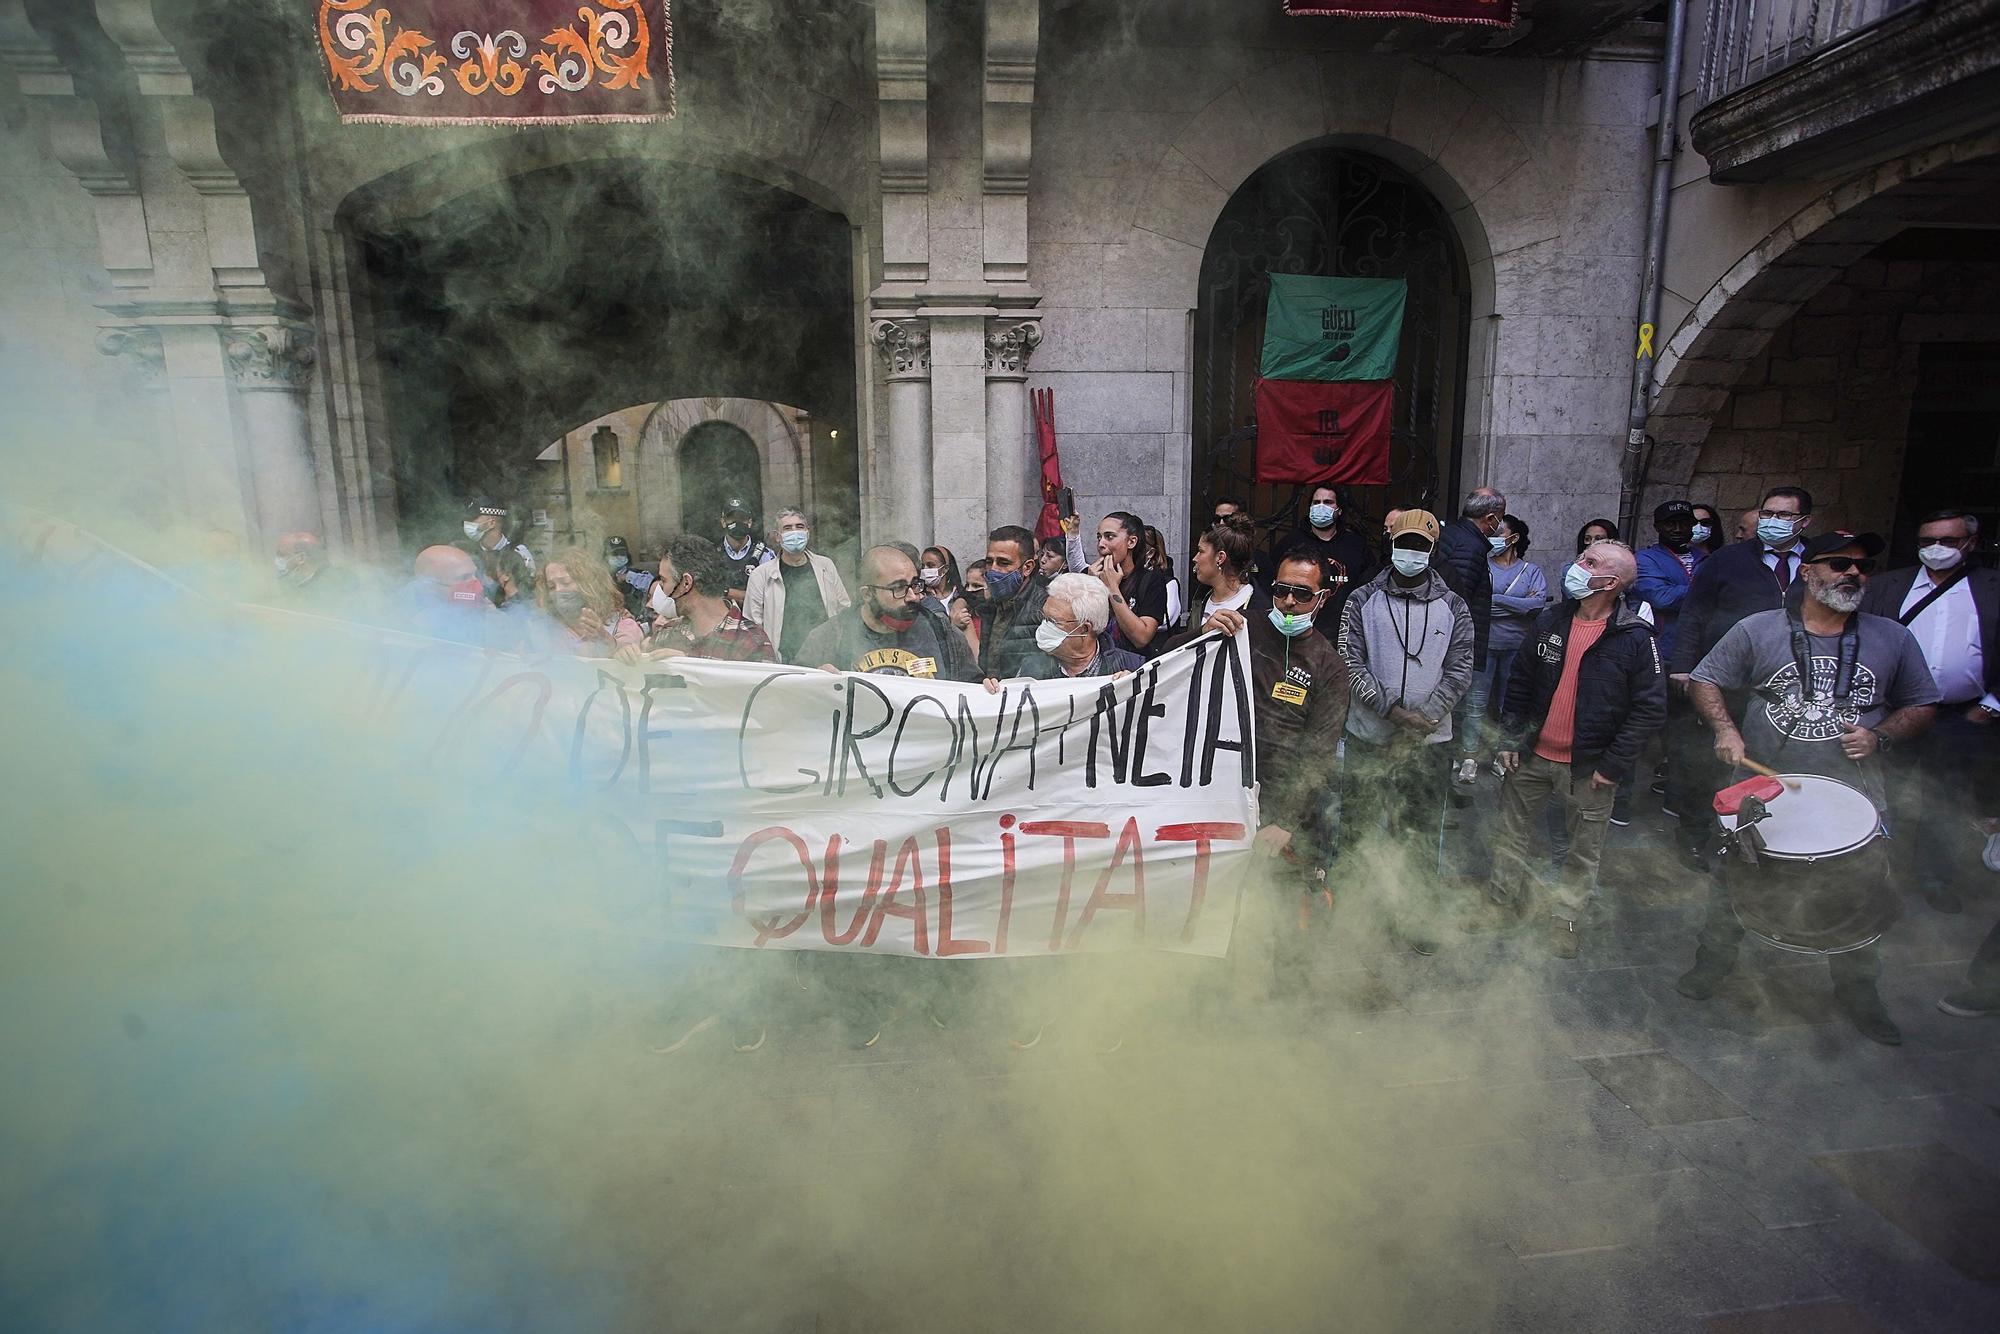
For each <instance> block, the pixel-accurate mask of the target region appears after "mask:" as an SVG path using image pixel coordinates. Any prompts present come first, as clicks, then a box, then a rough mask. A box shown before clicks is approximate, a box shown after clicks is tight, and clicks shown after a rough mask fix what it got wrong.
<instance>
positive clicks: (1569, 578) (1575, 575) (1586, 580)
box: [1563, 562, 1597, 602]
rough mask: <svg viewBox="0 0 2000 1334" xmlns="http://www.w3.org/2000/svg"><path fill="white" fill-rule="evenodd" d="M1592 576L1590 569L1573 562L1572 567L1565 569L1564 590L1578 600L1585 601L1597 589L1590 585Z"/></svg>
mask: <svg viewBox="0 0 2000 1334" xmlns="http://www.w3.org/2000/svg"><path fill="white" fill-rule="evenodd" d="M1592 577H1593V576H1592V575H1591V573H1590V571H1589V570H1586V569H1584V568H1583V567H1582V566H1581V565H1578V564H1575V563H1574V562H1572V563H1571V565H1570V567H1569V568H1568V569H1567V570H1564V571H1563V592H1565V593H1567V594H1569V595H1570V596H1571V597H1573V598H1575V599H1576V600H1577V601H1578V602H1581V601H1583V600H1584V599H1585V598H1587V597H1589V596H1590V595H1591V594H1592V593H1594V592H1596V591H1597V590H1596V589H1594V588H1592V587H1591V586H1590V581H1591V578H1592Z"/></svg>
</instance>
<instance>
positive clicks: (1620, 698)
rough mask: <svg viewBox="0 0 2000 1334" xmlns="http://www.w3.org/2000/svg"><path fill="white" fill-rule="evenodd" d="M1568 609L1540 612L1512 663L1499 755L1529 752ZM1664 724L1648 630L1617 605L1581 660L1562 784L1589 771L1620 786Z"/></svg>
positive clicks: (1571, 612)
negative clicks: (1566, 771) (1502, 751)
mask: <svg viewBox="0 0 2000 1334" xmlns="http://www.w3.org/2000/svg"><path fill="white" fill-rule="evenodd" d="M1575 618H1576V603H1574V602H1572V601H1570V600H1569V599H1567V598H1565V599H1564V600H1563V601H1561V602H1559V603H1557V604H1556V605H1555V606H1553V607H1550V608H1549V609H1548V610H1547V611H1545V612H1543V613H1542V614H1541V615H1540V616H1539V617H1538V618H1536V621H1535V628H1534V632H1533V633H1532V634H1531V635H1530V636H1529V638H1528V641H1527V642H1526V643H1525V644H1523V645H1522V646H1521V651H1520V652H1519V653H1518V654H1516V655H1515V657H1514V670H1513V674H1512V675H1510V676H1509V677H1508V679H1507V700H1506V703H1505V704H1504V705H1503V706H1502V707H1501V710H1500V731H1501V734H1502V735H1503V736H1504V737H1506V738H1507V741H1506V743H1505V745H1504V746H1503V749H1508V750H1517V751H1528V750H1533V749H1534V746H1535V738H1536V737H1538V736H1540V735H1541V731H1542V724H1543V722H1545V721H1546V720H1547V719H1548V716H1549V702H1550V701H1551V700H1553V699H1554V698H1555V693H1556V682H1557V681H1559V680H1561V679H1562V668H1563V652H1564V647H1565V646H1566V645H1567V644H1568V643H1569V630H1570V622H1571V621H1572V620H1574V619H1575ZM1666 720H1667V678H1666V673H1665V671H1664V670H1663V669H1662V668H1661V666H1660V646H1659V644H1658V643H1657V642H1655V640H1654V638H1653V624H1652V622H1651V621H1649V620H1647V619H1646V618H1645V617H1644V616H1642V615H1641V614H1640V613H1639V612H1638V611H1636V610H1635V609H1634V608H1633V607H1631V606H1630V605H1629V604H1628V603H1626V602H1624V601H1623V600H1621V601H1619V603H1618V604H1617V606H1616V607H1615V608H1614V609H1613V611H1612V613H1611V624H1609V625H1607V626H1605V627H1604V633H1603V634H1602V635H1600V636H1599V637H1598V640H1597V642H1596V643H1595V644H1593V645H1591V646H1590V648H1589V650H1588V651H1587V652H1585V653H1584V655H1583V663H1582V665H1581V666H1579V667H1578V668H1577V677H1576V733H1575V739H1574V740H1573V741H1572V742H1571V744H1570V780H1571V783H1572V784H1574V783H1575V782H1576V781H1577V780H1578V779H1579V778H1583V777H1585V776H1587V775H1589V774H1590V773H1591V771H1593V770H1595V771H1596V772H1598V773H1601V774H1603V775H1604V776H1605V777H1606V778H1609V779H1611V780H1612V781H1614V782H1623V781H1625V779H1626V778H1628V777H1630V776H1631V774H1632V768H1633V766H1634V765H1635V764H1637V763H1638V759H1639V751H1640V750H1641V749H1642V748H1643V747H1644V746H1645V744H1646V738H1647V737H1649V736H1651V735H1652V734H1653V733H1655V732H1657V731H1659V730H1660V726H1661V724H1663V723H1665V722H1666Z"/></svg>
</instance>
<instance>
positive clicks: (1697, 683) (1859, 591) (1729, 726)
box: [1676, 532, 1938, 1046]
mask: <svg viewBox="0 0 2000 1334" xmlns="http://www.w3.org/2000/svg"><path fill="white" fill-rule="evenodd" d="M1882 547H1883V542H1882V539H1881V537H1879V536H1878V535H1876V534H1874V533H1844V532H1832V533H1826V534H1823V535H1821V536H1819V537H1815V538H1813V539H1812V540H1811V541H1809V542H1806V543H1804V544H1802V547H1801V550H1800V552H1799V556H1800V562H1799V575H1798V579H1797V581H1796V582H1795V583H1794V584H1793V586H1792V587H1791V588H1790V590H1789V591H1788V592H1787V594H1786V597H1785V605H1784V606H1783V607H1782V608H1779V609H1776V610H1772V611H1760V612H1757V613H1755V614H1754V615H1750V616H1745V617H1744V618H1743V619H1742V620H1740V621H1738V622H1737V623H1736V624H1735V625H1733V626H1732V627H1730V630H1729V633H1728V634H1726V635H1724V636H1723V637H1722V639H1721V642H1719V643H1718V644H1716V646H1715V647H1714V649H1712V650H1711V651H1710V652H1709V653H1708V654H1707V655H1706V656H1705V657H1703V658H1702V660H1701V662H1700V663H1699V664H1697V665H1696V667H1695V669H1694V671H1693V673H1692V679H1691V683H1690V685H1689V687H1688V697H1689V698H1690V700H1692V701H1693V704H1694V707H1695V709H1696V710H1697V711H1698V712H1699V713H1700V714H1701V716H1702V718H1703V720H1704V721H1706V722H1707V723H1708V726H1709V729H1710V731H1711V732H1712V733H1713V734H1714V736H1715V756H1716V759H1717V760H1719V761H1720V762H1721V763H1722V764H1723V766H1724V767H1726V768H1729V769H1735V768H1737V767H1738V766H1740V765H1742V764H1743V762H1744V760H1745V757H1746V756H1747V757H1748V758H1749V759H1752V760H1755V761H1757V762H1759V763H1761V764H1764V765H1768V766H1770V767H1771V768H1774V769H1778V770H1780V771H1783V772H1785V773H1806V774H1820V775H1824V776H1825V777H1828V778H1834V779H1838V780H1839V781H1841V782H1843V783H1846V784H1848V785H1850V786H1852V787H1855V788H1858V789H1860V790H1861V791H1862V792H1864V793H1865V794H1867V796H1868V798H1869V800H1870V801H1872V802H1874V804H1875V808H1876V810H1877V811H1886V809H1887V803H1886V801H1885V799H1884V785H1883V776H1882V760H1881V756H1882V753H1883V752H1884V751H1886V750H1890V749H1893V748H1894V747H1895V746H1896V745H1898V744H1900V743H1904V742H1908V741H1911V740H1914V739H1915V738H1916V737H1918V736H1919V735H1921V734H1922V733H1923V732H1924V730H1925V729H1926V728H1928V727H1929V726H1930V724H1931V716H1932V714H1933V713H1935V712H1936V709H1935V707H1934V706H1935V705H1936V704H1937V701H1938V688H1937V683H1936V682H1935V681H1933V680H1932V679H1931V670H1930V665H1929V664H1928V663H1926V662H1925V661H1924V655H1923V651H1922V650H1921V649H1920V648H1919V647H1918V645H1917V641H1916V638H1915V637H1914V636H1913V635H1911V634H1910V632H1909V631H1908V630H1907V629H1905V628H1904V627H1903V626H1901V625H1900V624H1898V623H1897V622H1895V621H1893V620H1890V619H1888V618H1887V617H1883V616H1872V615H1869V614H1867V613H1865V612H1863V611H1862V610H1861V600H1862V596H1863V592H1864V590H1865V589H1866V587H1867V583H1868V576H1869V574H1870V573H1872V572H1873V571H1874V569H1875V558H1876V557H1877V556H1879V555H1880V554H1881V552H1882ZM1717 559H1720V557H1717ZM1704 568H1706V566H1704ZM1725 692H1731V693H1739V694H1740V695H1741V696H1742V697H1743V698H1745V701H1746V702H1745V703H1744V705H1743V706H1742V709H1741V712H1740V717H1732V716H1731V713H1730V708H1729V705H1728V703H1727V702H1726V699H1725ZM1738 776H1739V777H1743V776H1747V774H1740V775H1738ZM1776 800H1779V801H1783V800H1785V798H1784V797H1783V796H1780V797H1778V798H1776ZM1881 858H1882V853H1881V851H1880V844H1879V843H1877V844H1872V845H1870V847H1868V848H1864V849H1862V850H1861V851H1860V852H1857V853H1854V854H1851V855H1850V856H1847V857H1841V858H1833V859H1829V860H1828V861H1826V862H1825V863H1824V864H1823V865H1822V866H1821V867H1819V868H1816V870H1815V872H1814V875H1813V878H1812V879H1811V880H1810V881H1809V882H1807V883H1808V884H1809V886H1810V888H1809V890H1808V893H1809V895H1810V899H1809V900H1807V901H1804V902H1802V903H1801V904H1796V905H1794V904H1779V905H1776V908H1777V910H1778V911H1780V912H1783V913H1784V915H1785V918H1786V920H1788V921H1797V922H1799V923H1800V924H1801V925H1800V927H1799V929H1798V930H1797V931H1795V932H1792V933H1789V934H1788V936H1787V945H1788V946H1790V947H1792V948H1798V949H1801V950H1805V951H1809V952H1825V953H1826V956H1827V966H1828V970H1829V972H1830V973H1831V974H1832V978H1833V994H1834V999H1835V1000H1836V1001H1837V1002H1838V1004H1839V1006H1840V1009H1841V1011H1842V1013H1844V1014H1845V1015H1846V1016H1847V1018H1848V1020H1849V1021H1850V1022H1852V1023H1853V1025H1854V1026H1855V1027H1856V1028H1857V1029H1859V1030H1860V1031H1861V1033H1862V1034H1863V1035H1864V1036H1866V1037H1868V1038H1870V1039H1872V1040H1874V1041H1876V1042H1880V1043H1883V1044H1885V1045H1888V1046H1894V1045H1896V1044H1897V1043H1899V1042H1901V1041H1902V1040H1903V1038H1902V1034H1901V1032H1900V1031H1899V1030H1898V1029H1897V1027H1896V1025H1895V1023H1894V1021H1893V1020H1891V1019H1890V1018H1889V1012H1888V1011H1887V1010H1886V1009H1885V1008H1884V1007H1883V1005H1882V998H1881V996H1880V995H1879V994H1878V993H1877V991H1876V988H1875V979H1876V976H1877V974H1878V973H1879V972H1880V970H1881V961H1880V956H1879V954H1878V949H1877V944H1876V940H1877V938H1878V937H1879V936H1880V934H1881V933H1882V932H1883V931H1884V930H1886V929H1887V928H1888V926H1889V925H1890V924H1891V923H1892V922H1894V921H1895V920H1896V918H1897V916H1898V915H1899V914H1900V912H1901V905H1900V904H1899V903H1898V901H1897V898H1896V893H1895V889H1894V887H1893V886H1892V885H1891V884H1890V883H1889V876H1888V874H1887V870H1886V866H1885V865H1882V864H1881ZM1725 879H1726V881H1727V893H1726V894H1718V895H1716V896H1714V897H1712V898H1711V901H1710V906H1709V914H1708V920H1707V922H1706V923H1705V924H1704V925H1703V926H1702V930H1701V946H1700V949H1699V950H1698V951H1697V953H1696V957H1695V966H1694V968H1693V969H1692V970H1691V971H1689V972H1688V973H1687V974H1686V975H1685V976H1683V977H1682V978H1681V979H1680V981H1679V982H1678V983H1677V984H1676V986H1677V987H1678V989H1679V991H1680V993H1681V994H1682V995H1684V996H1688V997H1690V998H1692V999H1694V1000H1707V999H1708V998H1709V997H1710V996H1712V995H1714V994H1715V989H1716V987H1717V986H1718V985H1719V984H1720V983H1721V981H1722V979H1723V978H1724V977H1726V976H1728V974H1729V972H1730V971H1731V970H1732V969H1733V968H1734V967H1735V965H1736V950H1737V945H1738V943H1739V942H1740V941H1741V940H1742V939H1743V926H1742V924H1741V922H1739V921H1738V919H1737V915H1736V912H1735V910H1734V909H1733V908H1732V907H1731V900H1732V899H1734V900H1736V901H1738V902H1744V901H1747V900H1749V899H1751V898H1754V897H1755V896H1757V895H1758V894H1759V891H1760V890H1763V889H1767V888H1769V886H1768V885H1767V884H1766V883H1765V878H1764V877H1763V876H1761V875H1760V873H1759V871H1758V868H1757V867H1756V866H1755V865H1754V864H1752V863H1750V862H1749V860H1748V859H1747V858H1745V857H1742V856H1740V855H1739V856H1732V857H1731V858H1730V859H1729V864H1728V865H1727V867H1726V868H1725ZM1770 883H1771V884H1776V883H1777V882H1776V881H1775V880H1774V881H1771V882H1770ZM1816 924H1825V925H1816ZM1857 941H1866V942H1867V943H1865V944H1861V945H1860V946H1859V947H1855V942H1857Z"/></svg>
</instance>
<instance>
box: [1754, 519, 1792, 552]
mask: <svg viewBox="0 0 2000 1334" xmlns="http://www.w3.org/2000/svg"><path fill="white" fill-rule="evenodd" d="M1798 532H1799V526H1798V523H1797V521H1796V520H1793V519H1759V520H1757V540H1758V541H1760V542H1762V543H1763V544H1764V545H1765V546H1767V547H1774V548H1777V549H1779V550H1783V549H1784V548H1786V547H1789V546H1790V545H1791V544H1792V539H1793V538H1794V537H1796V536H1798Z"/></svg>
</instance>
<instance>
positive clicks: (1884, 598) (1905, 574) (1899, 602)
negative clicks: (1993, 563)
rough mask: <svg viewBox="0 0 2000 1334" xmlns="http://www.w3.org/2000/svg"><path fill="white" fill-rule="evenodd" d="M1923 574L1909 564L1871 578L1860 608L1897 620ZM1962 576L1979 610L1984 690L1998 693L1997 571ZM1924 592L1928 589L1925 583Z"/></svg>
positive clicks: (1999, 576)
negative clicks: (1913, 586)
mask: <svg viewBox="0 0 2000 1334" xmlns="http://www.w3.org/2000/svg"><path fill="white" fill-rule="evenodd" d="M1923 573H1924V567H1923V566H1921V565H1912V566H1910V567H1909V568H1907V569H1902V570H1891V571H1889V572H1888V573H1887V574H1881V575H1877V576H1876V577H1875V578H1873V579H1870V580H1869V581H1868V591H1867V592H1866V593H1863V594H1862V595H1861V610H1863V611H1865V612H1869V613H1871V614H1873V615H1876V616H1887V617H1888V618H1889V619H1890V620H1892V621H1894V620H1900V619H1901V618H1902V610H1903V599H1904V598H1906V597H1908V596H1909V595H1910V586H1911V585H1912V584H1914V583H1916V581H1917V579H1918V577H1919V576H1921V575H1922V574H1923ZM1965 578H1966V579H1967V580H1968V581H1970V582H1971V584H1972V605H1973V606H1974V607H1975V608H1977V609H1978V612H1979V643H1980V648H1981V649H1982V650H1983V651H1984V654H1985V658H1986V693H1987V694H1989V695H1995V694H2000V570H1973V571H1972V572H1971V573H1969V574H1967V575H1966V576H1965ZM1924 591H1925V592H1929V591H1930V585H1929V583H1928V582H1926V584H1925V588H1924ZM1953 702H1954V703H1958V702H1960V701H1953Z"/></svg>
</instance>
